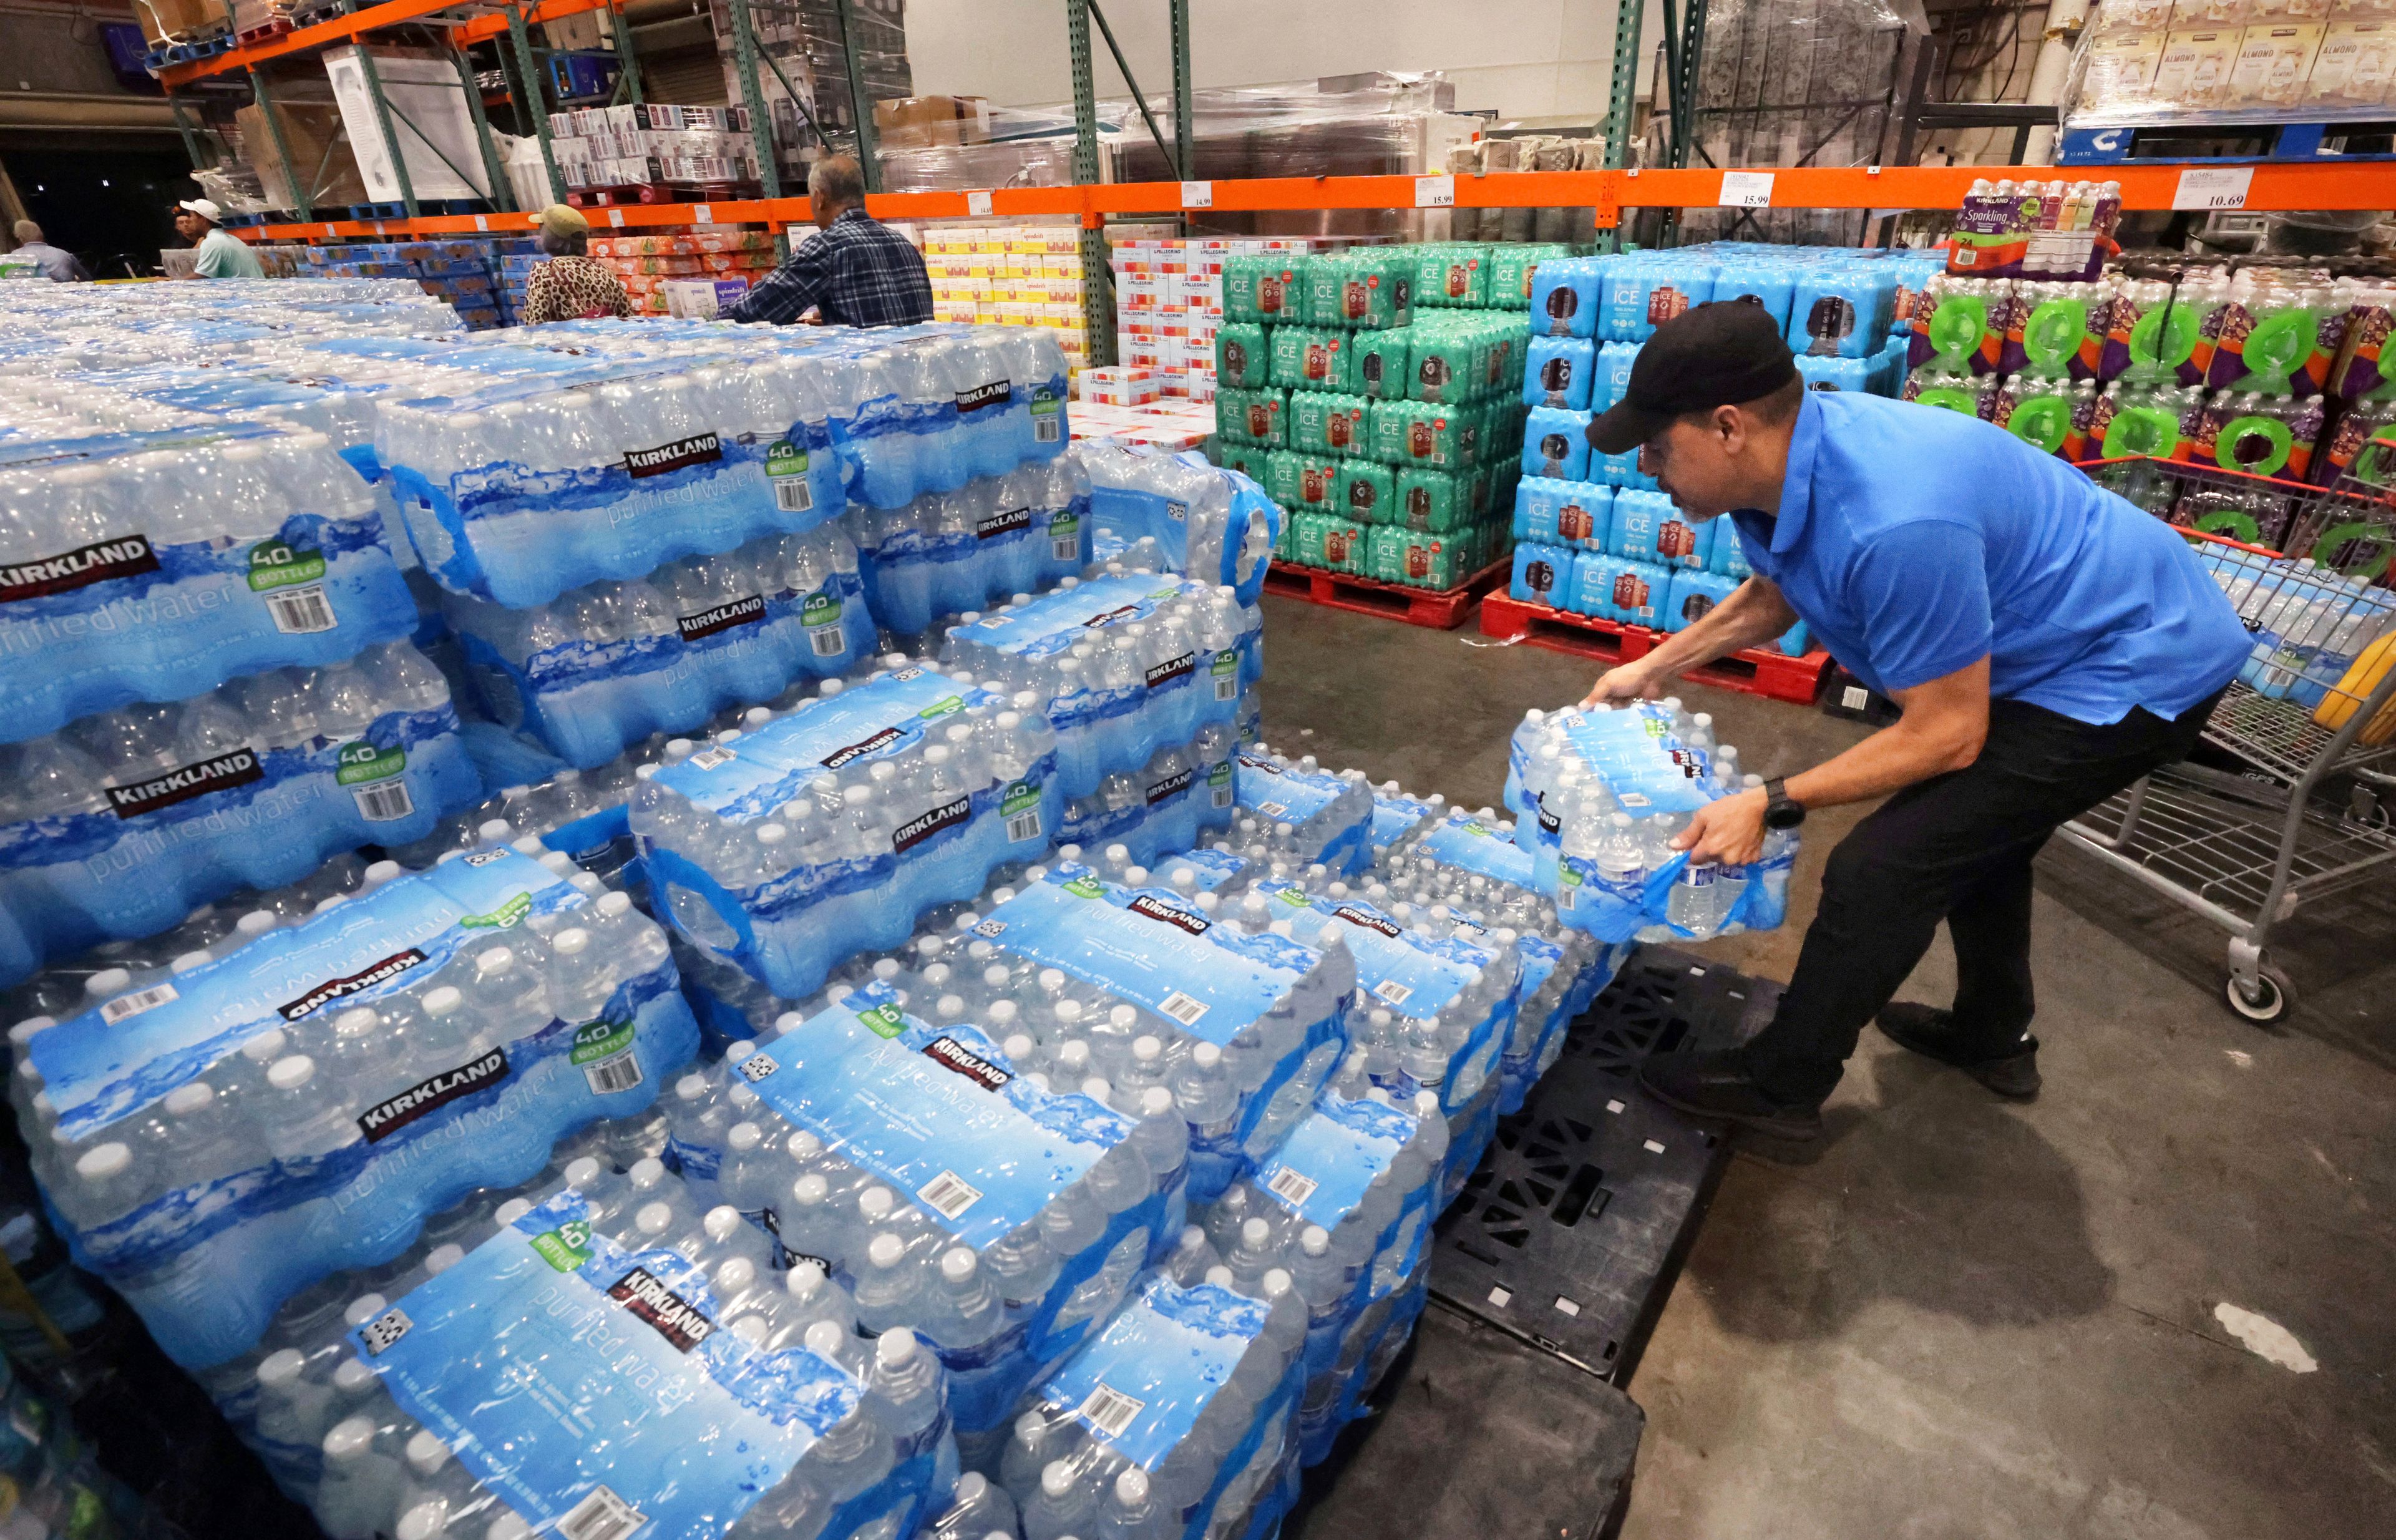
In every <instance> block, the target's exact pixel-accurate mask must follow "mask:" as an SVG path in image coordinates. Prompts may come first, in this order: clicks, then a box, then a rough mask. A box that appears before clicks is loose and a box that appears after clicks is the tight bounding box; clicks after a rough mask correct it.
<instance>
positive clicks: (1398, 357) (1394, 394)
mask: <svg viewBox="0 0 2396 1540" xmlns="http://www.w3.org/2000/svg"><path fill="white" fill-rule="evenodd" d="M1413 337H1414V328H1413V327H1412V326H1396V327H1392V328H1391V329H1390V330H1388V331H1360V332H1358V333H1357V334H1356V336H1355V340H1354V342H1353V343H1352V344H1351V346H1352V347H1353V348H1354V350H1355V352H1354V354H1353V356H1352V357H1351V359H1350V360H1349V365H1348V370H1349V384H1350V386H1351V388H1352V389H1353V390H1354V391H1355V392H1356V393H1357V394H1358V395H1361V396H1364V397H1365V398H1367V399H1368V400H1372V401H1396V400H1400V399H1402V398H1403V397H1404V395H1405V393H1406V388H1407V379H1408V375H1407V370H1408V369H1410V368H1411V367H1412V366H1413V360H1414V352H1413V347H1414V344H1413V340H1412V339H1413Z"/></svg>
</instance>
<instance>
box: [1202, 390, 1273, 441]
mask: <svg viewBox="0 0 2396 1540" xmlns="http://www.w3.org/2000/svg"><path fill="white" fill-rule="evenodd" d="M1215 431H1216V432H1217V433H1218V434H1219V435H1221V436H1222V437H1224V438H1227V439H1230V440H1231V442H1233V443H1235V444H1253V445H1262V446H1264V447H1266V448H1279V447H1281V446H1282V445H1285V444H1287V443H1288V442H1289V398H1288V397H1287V396H1286V395H1285V394H1284V393H1283V392H1280V391H1222V392H1218V393H1217V394H1216V397H1215Z"/></svg>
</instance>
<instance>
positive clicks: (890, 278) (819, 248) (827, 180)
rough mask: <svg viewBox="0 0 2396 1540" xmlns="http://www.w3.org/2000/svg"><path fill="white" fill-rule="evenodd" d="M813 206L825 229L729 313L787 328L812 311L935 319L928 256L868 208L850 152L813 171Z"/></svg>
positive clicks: (886, 321) (856, 322) (851, 319)
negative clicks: (867, 209)
mask: <svg viewBox="0 0 2396 1540" xmlns="http://www.w3.org/2000/svg"><path fill="white" fill-rule="evenodd" d="M807 204H808V206H809V208H810V210H811V211H812V212H813V214H814V216H815V221H816V229H817V230H818V231H819V232H820V233H819V234H816V235H812V236H809V237H808V238H807V240H806V242H805V244H804V245H802V246H800V247H799V248H798V249H797V250H796V251H793V252H792V253H791V259H790V260H789V261H787V262H784V263H783V264H782V265H781V266H780V267H778V268H776V269H775V270H774V271H773V272H769V273H767V274H766V275H765V279H764V281H763V282H761V283H759V284H758V285H757V286H756V287H754V288H752V289H751V290H750V291H749V294H748V297H747V298H746V299H742V300H741V301H740V302H739V304H737V305H734V306H733V307H732V308H731V309H729V310H726V311H725V312H723V313H724V315H725V317H726V318H727V319H730V320H734V321H770V322H772V323H774V324H775V325H780V326H787V325H790V324H791V323H792V322H793V321H796V320H798V319H800V318H801V317H802V316H804V315H805V314H806V312H808V311H809V310H810V309H812V310H815V311H816V312H819V315H820V316H821V318H822V319H823V320H824V321H825V322H826V323H828V324H830V325H836V326H907V325H915V324H917V323H919V322H924V321H929V320H930V319H931V318H932V275H931V274H930V273H929V272H925V269H924V254H923V253H922V252H920V251H917V250H916V249H915V248H914V247H913V246H909V245H908V244H907V242H906V240H905V238H904V237H902V236H900V235H899V233H898V232H895V231H893V230H892V229H890V227H889V226H887V225H885V224H883V223H882V222H881V221H879V220H877V219H874V218H872V216H871V215H869V214H867V213H866V212H865V175H864V173H863V172H862V171H860V170H859V169H858V165H857V162H856V160H855V159H854V158H853V157H851V156H848V155H828V156H826V157H825V158H824V159H822V160H819V161H818V162H816V164H815V167H814V169H813V170H811V171H809V172H808V173H807Z"/></svg>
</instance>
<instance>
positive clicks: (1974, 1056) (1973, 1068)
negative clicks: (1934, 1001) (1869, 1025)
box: [1879, 1001, 2039, 1101]
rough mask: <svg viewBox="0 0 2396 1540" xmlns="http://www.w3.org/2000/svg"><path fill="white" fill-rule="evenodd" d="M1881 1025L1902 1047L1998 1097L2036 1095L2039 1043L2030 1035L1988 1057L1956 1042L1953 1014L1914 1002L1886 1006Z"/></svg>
mask: <svg viewBox="0 0 2396 1540" xmlns="http://www.w3.org/2000/svg"><path fill="white" fill-rule="evenodd" d="M1879 1026H1880V1029H1881V1031H1882V1032H1883V1033H1884V1034H1885V1035H1886V1036H1887V1038H1888V1040H1889V1041H1890V1042H1894V1043H1896V1044H1897V1046H1898V1047H1900V1048H1910V1049H1912V1050H1913V1051H1914V1052H1915V1053H1917V1054H1920V1055H1922V1056H1923V1057H1924V1058H1935V1059H1937V1061H1938V1062H1939V1063H1941V1064H1951V1065H1953V1066H1954V1067H1955V1068H1956V1069H1961V1070H1962V1071H1963V1073H1965V1074H1967V1075H1969V1076H1971V1077H1972V1078H1973V1079H1974V1080H1976V1081H1978V1082H1980V1083H1981V1084H1982V1085H1985V1086H1987V1087H1988V1088H1989V1089H1990V1090H1991V1091H1994V1092H1995V1093H1996V1094H1997V1095H2000V1096H2011V1097H2013V1098H2014V1099H2016V1100H2017V1101H2028V1100H2030V1098H2031V1097H2032V1096H2035V1095H2038V1087H2039V1078H2038V1039H2036V1038H2034V1037H2031V1036H2030V1034H2029V1033H2027V1032H2025V1033H2023V1034H2022V1039H2021V1042H2019V1043H2018V1044H2017V1045H2016V1046H2013V1047H2010V1048H2007V1049H2005V1050H2004V1051H2003V1052H2002V1053H1999V1054H1995V1055H1990V1054H1988V1053H1986V1052H1984V1051H1983V1050H1981V1049H1980V1048H1979V1047H1978V1046H1977V1045H1967V1044H1964V1043H1961V1042H1956V1041H1955V1013H1954V1012H1952V1011H1942V1010H1939V1009H1938V1008H1937V1006H1935V1005H1917V1004H1915V1003H1913V1002H1911V1001H1898V1002H1896V1003H1894V1004H1892V1005H1888V1006H1886V1007H1884V1009H1883V1010H1882V1011H1881V1013H1880V1017H1879Z"/></svg>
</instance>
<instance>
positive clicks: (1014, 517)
mask: <svg viewBox="0 0 2396 1540" xmlns="http://www.w3.org/2000/svg"><path fill="white" fill-rule="evenodd" d="M1031 527H1032V510H1030V509H1028V508H1010V509H1008V510H1007V511H1005V512H1004V513H993V514H992V515H991V516H990V517H989V518H987V519H984V520H982V521H981V522H980V523H979V524H976V525H974V537H975V538H977V539H982V540H994V539H996V538H999V537H1000V536H1001V535H1012V534H1014V533H1015V532H1016V531H1017V530H1018V529H1030V528H1031Z"/></svg>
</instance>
